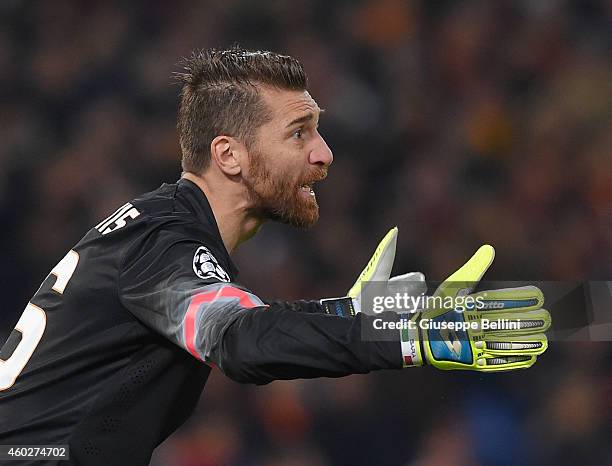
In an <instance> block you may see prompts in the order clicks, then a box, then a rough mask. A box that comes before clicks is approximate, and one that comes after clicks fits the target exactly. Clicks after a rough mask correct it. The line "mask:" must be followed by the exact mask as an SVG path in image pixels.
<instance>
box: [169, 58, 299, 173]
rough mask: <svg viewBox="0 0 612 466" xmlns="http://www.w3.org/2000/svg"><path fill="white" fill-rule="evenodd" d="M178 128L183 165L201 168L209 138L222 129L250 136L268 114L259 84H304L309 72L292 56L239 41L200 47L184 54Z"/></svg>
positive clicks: (294, 87)
mask: <svg viewBox="0 0 612 466" xmlns="http://www.w3.org/2000/svg"><path fill="white" fill-rule="evenodd" d="M181 65H182V68H183V70H182V72H179V73H175V76H176V77H177V78H178V80H179V82H181V83H182V86H183V87H182V90H181V95H180V97H181V101H180V105H179V111H178V122H177V129H178V133H179V141H180V144H181V152H182V161H181V165H182V168H183V171H186V172H192V173H197V174H200V173H202V172H203V171H204V170H205V169H206V168H207V167H208V166H209V165H210V144H211V142H212V140H213V139H214V138H215V137H217V136H219V135H221V134H224V135H228V136H233V137H236V138H239V139H240V140H242V141H243V142H244V143H245V144H247V146H248V145H250V144H251V143H252V142H253V137H254V134H255V130H257V128H259V127H260V126H261V125H262V124H264V123H265V122H266V121H269V119H270V117H271V115H270V113H269V110H268V109H267V107H266V105H265V103H264V102H263V100H262V99H261V96H260V95H259V93H258V90H257V85H269V86H272V87H275V88H279V89H287V90H305V89H306V87H307V77H306V73H305V72H304V68H303V67H302V64H301V63H300V62H299V61H298V60H297V59H295V58H293V57H290V56H287V55H279V54H277V53H274V52H267V51H251V50H245V49H242V48H239V47H233V48H231V49H228V50H216V49H209V50H198V51H195V52H193V53H192V55H191V56H190V57H188V58H185V59H183V61H182V63H181Z"/></svg>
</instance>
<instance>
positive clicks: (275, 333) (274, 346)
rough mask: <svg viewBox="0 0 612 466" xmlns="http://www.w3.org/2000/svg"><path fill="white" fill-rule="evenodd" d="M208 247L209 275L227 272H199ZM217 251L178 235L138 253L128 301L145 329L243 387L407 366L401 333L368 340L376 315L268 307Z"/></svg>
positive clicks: (313, 305) (130, 266) (305, 304)
mask: <svg viewBox="0 0 612 466" xmlns="http://www.w3.org/2000/svg"><path fill="white" fill-rule="evenodd" d="M202 248H205V250H206V251H207V252H206V255H207V261H208V262H209V264H208V268H209V269H210V270H214V269H215V268H217V269H218V268H221V270H218V271H217V273H213V274H209V276H205V275H203V274H202V273H200V270H199V269H198V268H197V267H196V266H195V264H196V263H197V264H200V263H201V254H202ZM217 251H218V249H216V250H215V248H213V247H212V246H211V245H205V244H202V242H201V241H198V240H195V239H192V238H185V237H182V236H180V235H179V236H177V235H176V233H175V232H174V231H169V230H168V231H165V230H162V231H159V232H157V233H156V235H155V237H154V238H149V239H148V242H147V245H146V247H142V248H139V247H138V246H136V247H134V248H132V252H131V253H130V257H129V258H128V259H127V260H126V263H125V264H124V266H123V267H122V270H121V274H120V277H119V293H120V299H121V302H122V303H123V305H124V306H125V307H126V309H127V310H128V311H129V312H131V313H132V314H133V315H135V316H136V317H137V318H138V319H139V320H140V321H141V322H143V323H144V324H145V325H147V326H148V327H150V328H151V329H153V330H154V331H156V332H158V333H160V334H161V335H163V336H165V337H166V338H168V339H169V340H171V341H172V342H173V343H175V344H176V345H178V346H179V347H181V348H183V349H184V350H186V351H188V352H189V353H191V354H192V355H193V356H194V357H196V358H198V359H200V360H202V361H203V362H205V363H208V364H211V365H215V366H217V367H218V368H219V369H220V370H221V371H223V372H224V373H225V374H226V375H227V376H229V377H230V378H232V379H234V380H236V381H239V382H244V383H257V384H262V383H268V382H270V381H272V380H275V379H293V378H312V377H323V376H326V377H339V376H343V375H348V374H353V373H365V372H369V371H372V370H378V369H391V368H398V369H399V368H401V367H402V363H401V350H400V343H399V332H394V336H393V337H391V338H392V341H368V340H367V339H365V338H362V335H363V333H362V330H363V328H362V327H363V326H366V325H367V326H371V325H372V323H373V317H371V316H365V315H358V316H357V317H354V318H353V317H338V316H333V315H327V314H324V313H322V309H321V307H320V305H319V304H318V303H317V302H316V301H295V302H273V303H271V304H269V305H266V304H264V302H263V301H262V300H261V299H259V298H258V297H257V296H256V295H255V294H253V293H252V292H250V291H249V290H247V289H245V288H244V287H242V286H240V285H238V284H236V283H234V282H232V281H231V279H232V277H231V276H230V275H229V274H228V273H226V272H225V271H224V270H223V269H222V267H221V265H220V263H219V261H217V260H216V259H215V258H214V252H216V253H217V254H219V253H218V252H217ZM211 263H212V265H211ZM198 267H199V265H198ZM296 311H297V312H296ZM377 317H378V318H380V317H381V316H377ZM387 318H388V319H396V318H397V316H396V315H395V314H394V313H389V315H388V316H387Z"/></svg>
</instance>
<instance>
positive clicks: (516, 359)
mask: <svg viewBox="0 0 612 466" xmlns="http://www.w3.org/2000/svg"><path fill="white" fill-rule="evenodd" d="M536 360H537V357H536V356H529V355H518V356H515V355H508V356H490V357H482V358H478V359H477V360H476V366H477V370H479V371H483V372H501V371H510V370H514V369H527V368H528V367H531V366H533V365H534V363H535V362H536Z"/></svg>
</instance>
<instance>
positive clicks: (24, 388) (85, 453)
mask: <svg viewBox="0 0 612 466" xmlns="http://www.w3.org/2000/svg"><path fill="white" fill-rule="evenodd" d="M236 275H237V269H236V267H235V266H234V264H233V263H232V261H231V259H230V257H229V255H228V253H227V251H226V249H225V247H224V245H223V242H222V240H221V236H220V233H219V230H218V227H217V225H216V222H215V219H214V216H213V213H212V210H211V208H210V206H209V204H208V201H207V200H206V197H205V196H204V194H203V192H202V191H201V190H200V189H199V188H198V187H197V186H196V185H195V184H193V183H192V182H190V181H188V180H186V179H181V180H180V181H179V182H178V183H176V184H164V185H162V186H161V187H160V188H159V189H157V190H156V191H153V192H151V193H148V194H145V195H143V196H142V197H139V198H137V199H135V200H133V201H131V202H129V203H127V204H125V205H124V206H122V207H121V208H119V209H118V210H117V211H116V212H114V213H113V214H112V215H111V216H109V217H108V218H107V219H105V220H103V221H102V222H100V223H99V224H98V225H97V226H96V227H95V228H93V229H91V230H90V231H89V232H88V233H87V234H86V235H85V236H84V237H83V239H82V240H81V241H80V242H79V243H78V244H77V245H76V246H75V247H74V248H73V249H72V250H71V251H69V252H68V253H67V254H66V256H65V257H64V258H63V259H62V260H61V261H60V262H59V263H58V264H57V265H56V266H55V267H54V268H53V270H52V271H51V273H50V274H49V276H48V277H47V278H46V279H45V280H44V281H43V283H42V284H41V286H40V288H39V290H38V291H37V292H36V294H35V295H34V296H33V297H32V299H31V301H30V303H28V305H27V307H26V309H25V311H24V312H23V314H22V316H21V318H20V320H19V322H18V323H17V325H16V327H15V329H14V330H13V332H12V333H11V335H10V337H9V338H8V340H7V341H6V343H5V344H4V346H2V348H1V349H0V445H7V444H20V445H24V444H29V445H49V444H55V445H59V444H68V445H69V446H70V458H71V459H70V463H71V464H82V465H109V466H110V465H146V464H148V463H149V461H150V457H151V454H152V452H153V449H154V448H155V447H156V446H157V445H159V444H160V443H161V442H162V441H163V440H164V439H165V438H166V437H168V435H170V434H171V433H172V432H173V431H174V430H175V429H176V428H177V427H178V426H180V425H181V424H182V423H183V422H184V421H185V420H186V419H187V417H188V416H189V415H190V414H191V412H192V411H193V409H194V407H195V405H196V403H197V401H198V398H199V396H200V394H201V392H202V389H203V387H204V384H205V383H206V380H207V378H208V376H209V374H210V371H211V367H218V368H219V369H220V370H221V371H222V372H223V373H224V374H226V375H227V376H229V377H231V378H232V379H234V380H236V381H238V382H247V383H257V384H262V383H268V382H270V381H272V380H275V379H292V378H298V377H302V378H303V377H320V376H331V377H337V376H343V375H347V374H351V373H364V372H368V371H371V370H375V369H384V368H401V367H402V361H401V351H400V344H399V336H398V339H397V341H379V342H366V341H362V339H361V327H362V325H364V321H366V320H368V319H370V317H369V316H362V315H361V314H360V315H358V316H357V317H354V318H352V317H350V318H349V317H339V316H334V315H327V314H324V313H322V308H321V306H320V305H319V304H318V303H317V302H313V301H298V302H293V303H282V302H277V303H272V304H264V302H263V301H262V300H260V299H259V298H258V297H257V296H255V295H254V294H253V293H251V292H250V291H249V290H247V289H245V288H244V287H242V286H240V285H237V284H236ZM50 463H51V462H50ZM11 464H29V463H27V462H25V461H24V462H23V463H21V462H11ZM31 464H36V465H40V464H45V463H44V462H41V461H32V462H31ZM48 464H49V463H48ZM53 464H55V463H53ZM58 464H67V463H66V462H61V463H58Z"/></svg>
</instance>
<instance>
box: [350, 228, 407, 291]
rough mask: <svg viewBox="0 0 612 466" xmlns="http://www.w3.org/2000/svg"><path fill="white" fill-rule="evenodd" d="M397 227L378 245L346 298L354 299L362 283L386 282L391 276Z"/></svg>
mask: <svg viewBox="0 0 612 466" xmlns="http://www.w3.org/2000/svg"><path fill="white" fill-rule="evenodd" d="M397 233H398V229H397V227H393V228H391V229H390V230H389V232H388V233H387V234H386V235H385V237H384V238H383V239H382V240H381V242H380V243H378V246H377V247H376V250H375V251H374V254H373V255H372V257H371V258H370V261H369V262H368V264H367V265H366V266H365V268H364V269H363V270H362V271H361V274H359V278H357V281H356V282H355V284H354V285H353V287H352V288H351V289H350V290H349V292H348V296H350V297H351V298H355V297H357V296H358V295H359V293H360V292H361V287H362V282H369V281H379V282H386V281H387V280H389V277H390V276H391V269H392V268H393V262H394V261H395V248H396V245H397Z"/></svg>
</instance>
